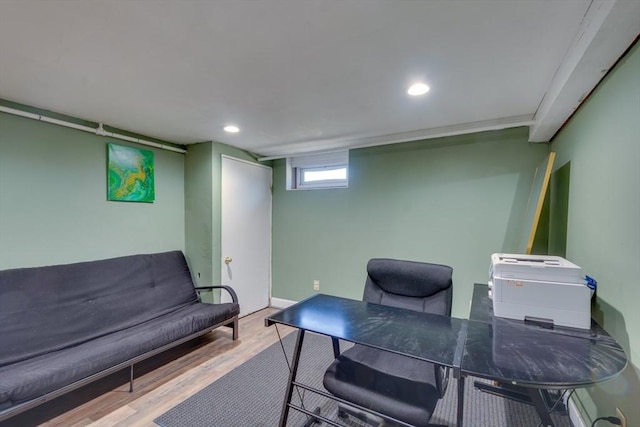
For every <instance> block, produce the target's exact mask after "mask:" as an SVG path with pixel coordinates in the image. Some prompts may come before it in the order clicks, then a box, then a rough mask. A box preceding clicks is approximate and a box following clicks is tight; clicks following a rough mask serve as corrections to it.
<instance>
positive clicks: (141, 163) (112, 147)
mask: <svg viewBox="0 0 640 427" xmlns="http://www.w3.org/2000/svg"><path fill="white" fill-rule="evenodd" d="M107 161H108V163H109V164H108V167H107V181H108V189H107V200H116V201H121V202H147V203H151V202H153V201H154V200H155V188H154V187H155V185H154V180H153V170H154V165H153V151H149V150H141V149H139V148H132V147H127V146H124V145H118V144H111V143H108V144H107Z"/></svg>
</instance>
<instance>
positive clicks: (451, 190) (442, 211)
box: [272, 128, 549, 317]
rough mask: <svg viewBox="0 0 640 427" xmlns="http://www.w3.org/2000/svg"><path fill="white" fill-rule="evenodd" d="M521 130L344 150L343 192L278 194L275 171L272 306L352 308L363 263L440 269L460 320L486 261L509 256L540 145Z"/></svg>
mask: <svg viewBox="0 0 640 427" xmlns="http://www.w3.org/2000/svg"><path fill="white" fill-rule="evenodd" d="M527 135H528V133H527V129H526V128H518V129H509V130H503V131H496V132H483V133H477V134H472V135H464V136H458V137H450V138H441V139H436V140H430V141H418V142H411V143H404V144H394V145H387V146H381V147H374V148H367V149H359V150H352V151H351V152H350V159H349V188H347V189H332V190H309V191H286V190H285V161H284V160H280V161H276V162H275V163H274V200H273V206H274V211H273V283H272V289H273V291H272V295H273V296H274V297H276V298H283V299H288V300H300V299H303V298H305V297H307V296H309V295H311V294H312V293H313V290H312V283H313V280H314V279H318V280H320V288H321V292H323V293H327V294H334V295H339V296H344V297H349V298H356V299H360V298H361V297H362V291H363V287H364V281H365V276H366V272H365V267H366V263H367V261H368V260H369V259H370V258H373V257H391V258H402V259H411V260H422V261H428V262H434V263H441V264H447V265H450V266H452V267H453V269H454V307H453V314H454V315H455V316H459V317H467V316H468V311H469V301H470V299H471V290H472V287H473V283H474V282H486V280H487V275H488V268H489V260H490V255H491V254H492V253H494V252H514V251H517V249H518V247H519V246H520V242H519V240H520V236H521V235H522V233H521V232H520V230H521V227H522V223H523V222H524V221H523V220H524V216H525V208H526V203H527V198H528V195H529V190H530V187H531V184H532V180H533V175H534V171H535V168H536V166H537V165H538V164H539V163H540V162H541V161H542V159H544V157H545V156H546V155H547V153H548V151H549V147H548V145H547V144H537V145H535V144H529V143H527Z"/></svg>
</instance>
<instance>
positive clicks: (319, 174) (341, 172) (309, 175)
mask: <svg viewBox="0 0 640 427" xmlns="http://www.w3.org/2000/svg"><path fill="white" fill-rule="evenodd" d="M346 179H347V168H346V167H344V166H343V167H340V168H335V169H315V170H303V178H302V181H303V182H317V181H336V180H340V181H344V180H346Z"/></svg>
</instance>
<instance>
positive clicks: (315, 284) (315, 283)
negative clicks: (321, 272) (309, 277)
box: [313, 280, 320, 291]
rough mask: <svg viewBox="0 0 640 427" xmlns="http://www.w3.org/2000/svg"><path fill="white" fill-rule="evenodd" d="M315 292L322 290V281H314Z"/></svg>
mask: <svg viewBox="0 0 640 427" xmlns="http://www.w3.org/2000/svg"><path fill="white" fill-rule="evenodd" d="M313 290H314V291H319V290H320V280H314V281H313Z"/></svg>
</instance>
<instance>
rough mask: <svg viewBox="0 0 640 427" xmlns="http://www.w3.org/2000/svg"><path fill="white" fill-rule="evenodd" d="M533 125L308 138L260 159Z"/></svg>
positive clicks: (499, 123) (518, 122) (512, 120)
mask: <svg viewBox="0 0 640 427" xmlns="http://www.w3.org/2000/svg"><path fill="white" fill-rule="evenodd" d="M531 124H533V120H532V118H531V116H530V115H524V116H513V117H505V118H502V119H495V120H484V121H480V122H472V123H463V124H459V125H452V126H441V127H437V128H431V129H421V130H417V131H411V132H401V133H394V134H389V135H380V136H371V137H364V138H356V139H331V140H321V141H308V142H304V143H292V144H286V145H281V146H279V147H274V148H273V149H270V150H268V151H267V150H263V151H262V154H264V155H266V156H267V157H261V158H258V160H259V161H266V160H275V159H282V158H285V157H291V156H300V155H306V154H320V153H327V152H333V151H338V150H345V149H349V150H352V149H356V148H366V147H375V146H379V145H387V144H398V143H401V142H410V141H420V140H424V139H433V138H442V137H445V136H455V135H466V134H470V133H476V132H485V131H489V130H500V129H509V128H515V127H521V126H530V125H531Z"/></svg>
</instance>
